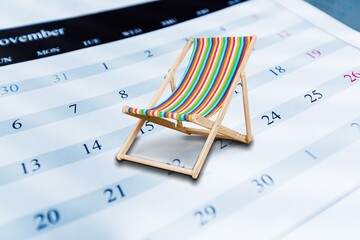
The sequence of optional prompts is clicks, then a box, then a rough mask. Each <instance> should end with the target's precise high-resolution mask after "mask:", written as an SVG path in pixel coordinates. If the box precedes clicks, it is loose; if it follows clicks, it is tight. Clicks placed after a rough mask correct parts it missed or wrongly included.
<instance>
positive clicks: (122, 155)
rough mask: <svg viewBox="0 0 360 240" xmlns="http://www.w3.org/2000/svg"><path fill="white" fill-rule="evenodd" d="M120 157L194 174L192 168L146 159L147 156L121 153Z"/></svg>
mask: <svg viewBox="0 0 360 240" xmlns="http://www.w3.org/2000/svg"><path fill="white" fill-rule="evenodd" d="M118 157H119V158H118V160H127V161H131V162H136V163H140V164H144V165H148V166H151V167H157V168H162V169H165V170H169V171H173V172H178V173H182V174H187V175H191V174H192V169H187V168H182V167H178V166H173V165H169V164H166V163H162V162H157V161H154V160H150V159H146V158H142V157H138V156H134V155H127V154H119V156H118Z"/></svg>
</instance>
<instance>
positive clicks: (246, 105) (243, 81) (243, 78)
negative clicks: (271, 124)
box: [240, 72, 252, 143]
mask: <svg viewBox="0 0 360 240" xmlns="http://www.w3.org/2000/svg"><path fill="white" fill-rule="evenodd" d="M240 78H241V84H242V97H243V105H244V115H245V128H246V140H247V142H248V143H250V142H251V140H252V133H251V124H250V110H249V100H248V99H249V98H248V91H247V82H246V74H245V72H242V73H241V74H240Z"/></svg>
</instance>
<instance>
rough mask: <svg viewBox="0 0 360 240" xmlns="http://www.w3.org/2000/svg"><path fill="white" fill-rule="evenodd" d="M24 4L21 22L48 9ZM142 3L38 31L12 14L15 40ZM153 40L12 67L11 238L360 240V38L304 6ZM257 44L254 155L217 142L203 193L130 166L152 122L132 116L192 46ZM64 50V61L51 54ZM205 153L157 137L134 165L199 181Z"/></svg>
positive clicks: (0, 114) (81, 9) (6, 126)
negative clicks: (18, 30)
mask: <svg viewBox="0 0 360 240" xmlns="http://www.w3.org/2000/svg"><path fill="white" fill-rule="evenodd" d="M39 2H40V1H39ZM229 2H231V1H229ZM234 2H236V1H234ZM144 3H146V1H137V2H136V4H144ZM16 4H18V5H19V6H22V7H20V8H19V10H18V11H24V12H26V11H25V10H26V7H27V8H30V9H32V8H31V6H30V3H22V2H20V1H14V2H13V3H10V1H9V3H8V6H9V9H13V8H15V6H16ZM22 4H24V5H22ZM53 4H54V6H56V7H58V6H60V5H61V4H63V3H62V2H61V4H60V2H56V3H55V2H54V3H53ZM130 4H132V3H130V2H129V1H127V2H124V3H123V4H121V3H114V2H112V3H103V2H100V1H92V2H91V3H87V2H85V1H83V2H79V4H78V5H73V6H76V7H72V6H70V5H66V4H64V5H63V9H61V11H59V12H57V13H56V14H55V15H52V14H49V11H50V12H51V10H54V9H52V8H51V7H50V4H49V6H48V7H46V8H44V10H43V12H42V13H41V12H39V11H38V12H36V11H34V13H31V14H33V15H36V18H31V16H32V15H31V14H30V15H23V14H19V16H20V15H21V16H23V17H22V18H20V17H17V16H16V15H15V16H12V15H11V14H10V12H11V11H9V12H6V11H5V10H2V11H1V12H2V16H1V19H2V23H1V28H2V29H11V28H14V27H17V26H23V25H28V24H33V23H41V22H46V21H53V20H57V19H61V18H68V17H75V16H81V15H84V14H92V13H95V12H96V11H99V12H101V11H108V10H111V9H115V8H120V7H124V6H128V5H130ZM134 4H135V3H134ZM39 5H41V4H40V3H37V2H36V1H35V2H34V6H39ZM132 6H133V5H132ZM23 7H24V8H23ZM54 8H55V7H54ZM24 9H25V10H24ZM33 9H34V8H33ZM95 9H97V10H96V11H95ZM45 10H46V11H45ZM202 11H203V12H206V10H205V9H202ZM34 19H35V20H34ZM31 21H33V22H31ZM173 21H175V20H173ZM65 29H66V28H65ZM43 30H44V32H40V33H37V32H35V33H33V32H28V33H26V34H27V35H16V36H15V35H14V36H0V39H2V40H0V43H2V44H3V45H7V46H8V45H10V44H12V47H13V48H15V49H16V48H17V47H18V46H20V44H25V43H21V42H20V39H24V41H25V40H27V41H30V40H31V41H35V40H36V41H37V42H38V43H39V45H41V41H42V39H40V40H39V41H38V39H35V40H34V39H32V38H31V36H33V35H31V36H30V37H29V34H37V36H40V35H39V34H42V35H41V36H42V37H44V38H45V37H49V38H50V37H52V38H54V39H56V38H57V37H58V35H56V33H59V35H60V33H61V32H59V31H61V30H54V31H55V32H53V33H52V35H51V36H50V35H49V36H48V35H47V34H48V33H47V32H46V31H49V30H47V29H43ZM64 31H65V32H64V34H66V33H67V32H66V31H67V30H64ZM140 31H143V30H142V29H140V28H135V27H134V28H132V29H129V30H128V31H123V32H122V34H123V35H124V36H127V35H128V34H138V33H139V35H136V36H133V37H129V38H125V39H122V40H119V41H111V42H108V43H105V44H99V45H96V46H93V47H89V48H84V49H80V50H76V51H68V52H66V53H63V54H57V55H54V56H49V57H44V58H39V59H33V60H29V61H22V62H19V63H16V64H9V65H4V66H1V65H0V66H1V67H0V152H1V158H0V159H1V160H0V203H1V204H0V239H24V238H30V239H154V240H155V239H280V238H284V239H358V238H359V237H360V228H359V223H360V207H359V202H360V192H359V187H360V177H359V176H360V141H359V140H360V102H359V93H360V85H359V83H360V34H359V33H358V32H356V31H353V30H351V29H349V28H347V27H346V26H344V25H342V24H341V23H339V22H337V21H336V20H334V19H332V18H331V17H329V16H327V15H325V14H324V13H322V12H320V11H319V10H317V9H315V8H313V7H311V6H310V5H308V4H306V3H304V2H303V1H297V0H296V1H295V0H292V1H266V0H254V1H245V2H242V3H239V4H234V5H232V6H229V7H226V8H223V9H221V10H218V11H214V12H211V13H209V14H205V15H203V16H200V17H197V18H194V19H191V20H187V21H184V22H181V23H178V24H175V25H172V26H168V27H165V28H161V29H158V30H154V31H149V32H147V33H141V32H140ZM140 33H141V34H140ZM253 34H256V35H257V36H258V40H257V42H256V44H255V49H254V51H253V53H252V55H251V57H250V60H249V62H248V64H247V66H246V74H247V77H248V88H249V102H250V114H251V124H252V130H253V134H254V141H253V143H251V144H250V145H249V146H246V145H244V144H241V143H235V142H232V141H228V140H219V139H218V140H216V141H215V142H214V144H213V147H212V150H211V153H210V154H209V156H208V158H207V160H206V163H205V165H204V168H203V170H202V172H201V174H200V176H199V179H198V180H196V181H194V180H192V179H191V178H190V177H189V176H183V175H179V174H176V173H171V172H167V171H164V170H160V169H154V168H151V167H146V166H141V165H137V164H133V163H130V162H121V163H118V162H117V161H116V160H115V155H116V153H117V151H118V150H119V149H120V147H121V146H122V144H123V142H124V141H125V138H126V137H127V136H128V135H129V133H130V131H131V130H132V128H133V127H134V125H135V123H136V121H137V120H136V119H133V118H131V117H129V116H126V115H124V114H122V112H121V108H122V106H123V105H129V106H135V107H146V106H147V104H148V103H149V101H150V100H151V98H152V96H153V95H154V94H155V91H156V90H157V89H158V87H159V86H160V84H161V82H162V80H163V78H164V76H165V75H166V73H167V70H168V69H169V68H170V67H171V64H173V63H174V62H175V59H176V57H177V56H178V55H179V53H180V51H181V49H182V47H183V46H184V45H185V44H186V39H187V38H188V37H190V36H194V37H206V36H236V35H253ZM21 36H26V37H24V38H21ZM16 37H17V38H16ZM15 39H16V41H15ZM18 40H19V42H17V41H18ZM86 41H89V42H86ZM96 41H98V40H96V38H93V39H91V41H90V40H87V39H84V40H83V44H85V45H86V44H95V43H97V42H96ZM48 49H52V50H51V51H54V52H56V51H57V50H56V47H55V48H45V47H44V49H41V51H40V50H38V51H40V54H44V53H47V52H46V51H45V52H42V51H44V50H48ZM0 51H1V48H0ZM49 51H50V50H49ZM22 54H23V55H25V54H26V52H19V56H20V57H21V56H22ZM37 54H39V53H37ZM0 59H2V60H1V61H2V63H4V64H5V63H6V61H9V59H8V57H7V56H5V55H4V56H2V58H0ZM182 71H184V66H182V67H180V70H179V73H177V75H176V79H179V78H180V76H181V73H182ZM239 89H240V86H239ZM169 93H170V89H168V91H167V92H166V94H169ZM166 94H165V95H166ZM240 95H241V92H240V91H237V94H235V95H234V99H233V101H232V103H231V105H230V108H229V110H228V112H227V116H226V117H225V119H224V125H226V126H228V127H230V128H233V129H236V130H237V131H239V132H241V131H244V129H245V128H244V121H243V119H244V118H243V110H242V107H241V106H242V102H241V96H240ZM164 97H166V96H164ZM203 143H204V138H203V137H198V136H184V135H181V134H180V133H174V132H172V131H171V130H168V129H164V128H162V127H160V126H157V125H155V124H153V123H146V124H145V125H144V126H143V128H142V129H141V132H140V133H139V135H138V138H137V141H136V144H135V145H134V147H133V148H132V149H131V152H132V153H134V154H138V155H143V156H148V157H149V158H152V159H157V160H159V161H161V162H165V163H167V164H175V165H178V166H181V167H185V168H191V166H192V164H193V162H194V161H195V159H196V157H197V156H198V154H199V151H200V149H201V146H202V144H203Z"/></svg>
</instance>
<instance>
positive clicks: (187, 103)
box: [128, 36, 252, 122]
mask: <svg viewBox="0 0 360 240" xmlns="http://www.w3.org/2000/svg"><path fill="white" fill-rule="evenodd" d="M251 39H252V37H251V36H244V37H215V38H195V39H194V46H193V50H192V54H191V57H190V61H189V64H188V66H187V67H186V70H185V72H184V75H183V77H182V78H181V81H180V84H179V85H178V87H177V88H176V89H175V90H174V92H173V93H172V94H171V95H170V97H168V98H167V99H166V100H165V101H164V102H162V103H160V104H158V105H157V106H155V107H153V108H150V109H140V108H131V107H130V108H128V113H130V114H135V115H145V116H153V117H161V118H170V119H175V120H180V121H189V122H191V119H192V115H194V114H199V115H201V116H203V117H208V118H209V117H211V116H212V115H214V114H215V113H216V112H217V111H218V110H219V109H220V108H221V106H222V104H223V102H224V100H225V97H226V95H227V92H228V90H229V88H230V86H231V83H232V81H233V80H234V79H235V77H236V73H237V70H238V68H239V66H240V64H241V62H242V59H243V58H244V54H245V52H246V50H247V49H248V47H249V43H250V41H251Z"/></svg>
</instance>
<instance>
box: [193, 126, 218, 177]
mask: <svg viewBox="0 0 360 240" xmlns="http://www.w3.org/2000/svg"><path fill="white" fill-rule="evenodd" d="M218 128H219V126H216V125H214V127H213V128H212V129H211V131H210V133H209V136H208V137H207V139H206V141H205V144H204V146H203V148H202V149H201V152H200V155H199V157H198V159H197V161H196V163H195V166H194V168H193V171H192V173H191V177H192V178H193V179H197V178H198V176H199V173H200V170H201V168H202V166H203V165H204V162H205V159H206V157H207V155H208V154H209V151H210V148H211V146H212V144H213V142H214V139H215V137H216V133H217V131H218Z"/></svg>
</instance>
